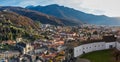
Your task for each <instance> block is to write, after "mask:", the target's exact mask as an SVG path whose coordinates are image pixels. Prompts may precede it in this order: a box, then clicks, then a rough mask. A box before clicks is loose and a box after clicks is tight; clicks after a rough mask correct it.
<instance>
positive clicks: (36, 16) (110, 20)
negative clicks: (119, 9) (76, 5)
mask: <svg viewBox="0 0 120 62" xmlns="http://www.w3.org/2000/svg"><path fill="white" fill-rule="evenodd" d="M0 11H9V12H14V13H17V14H19V15H21V16H25V17H27V18H30V19H31V20H33V21H39V22H41V23H42V24H52V25H61V26H73V25H81V24H84V23H87V24H96V25H120V18H119V17H108V16H105V15H93V14H88V13H84V12H82V11H78V10H75V9H73V8H69V7H64V6H60V5H57V4H52V5H47V6H40V5H39V6H27V7H25V8H22V7H13V6H0Z"/></svg>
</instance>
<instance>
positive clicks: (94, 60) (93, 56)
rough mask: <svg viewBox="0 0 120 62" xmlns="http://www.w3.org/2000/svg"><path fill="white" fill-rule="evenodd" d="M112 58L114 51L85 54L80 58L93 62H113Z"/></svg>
mask: <svg viewBox="0 0 120 62" xmlns="http://www.w3.org/2000/svg"><path fill="white" fill-rule="evenodd" d="M112 57H113V56H112V50H102V51H95V52H91V53H87V54H84V55H82V56H81V57H80V58H85V59H88V60H90V61H91V62H113V61H112Z"/></svg>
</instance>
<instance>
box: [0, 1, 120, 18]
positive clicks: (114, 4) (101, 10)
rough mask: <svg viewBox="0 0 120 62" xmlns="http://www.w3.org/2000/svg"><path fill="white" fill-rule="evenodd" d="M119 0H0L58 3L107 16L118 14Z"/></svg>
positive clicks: (19, 3)
mask: <svg viewBox="0 0 120 62" xmlns="http://www.w3.org/2000/svg"><path fill="white" fill-rule="evenodd" d="M119 2H120V0H12V1H10V0H0V4H1V5H3V6H22V7H25V6H28V5H49V4H59V5H64V6H67V7H71V8H74V9H77V10H80V11H83V12H86V13H92V14H96V15H103V14H104V15H107V16H120V8H119V7H118V6H120V4H119Z"/></svg>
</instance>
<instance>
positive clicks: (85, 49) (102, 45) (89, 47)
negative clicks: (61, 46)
mask: <svg viewBox="0 0 120 62" xmlns="http://www.w3.org/2000/svg"><path fill="white" fill-rule="evenodd" d="M115 47H116V48H117V49H118V50H120V43H119V42H104V41H102V42H94V43H89V44H83V45H80V46H77V47H74V57H78V56H80V55H82V54H85V53H89V52H93V51H98V50H105V49H111V48H115Z"/></svg>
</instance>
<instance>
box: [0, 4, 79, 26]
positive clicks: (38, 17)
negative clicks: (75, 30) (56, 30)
mask: <svg viewBox="0 0 120 62" xmlns="http://www.w3.org/2000/svg"><path fill="white" fill-rule="evenodd" d="M0 10H1V11H3V10H6V11H11V12H15V13H17V14H20V15H22V16H26V17H28V18H31V19H32V20H34V21H40V22H41V23H43V24H52V25H77V24H78V23H77V22H76V23H75V22H71V21H69V20H65V19H61V18H57V17H54V16H51V15H47V14H44V13H41V12H38V11H33V10H29V9H26V8H22V7H11V6H1V7H0Z"/></svg>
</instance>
